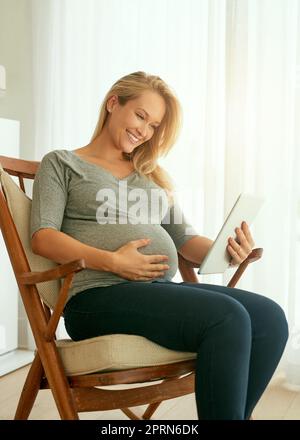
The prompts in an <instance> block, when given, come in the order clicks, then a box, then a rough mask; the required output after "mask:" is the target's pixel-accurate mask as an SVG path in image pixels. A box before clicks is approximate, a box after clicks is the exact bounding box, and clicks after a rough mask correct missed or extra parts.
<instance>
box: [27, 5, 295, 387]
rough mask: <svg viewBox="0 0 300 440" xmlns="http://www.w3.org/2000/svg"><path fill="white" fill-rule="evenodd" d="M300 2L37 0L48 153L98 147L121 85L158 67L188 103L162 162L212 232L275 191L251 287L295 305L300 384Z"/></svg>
mask: <svg viewBox="0 0 300 440" xmlns="http://www.w3.org/2000/svg"><path fill="white" fill-rule="evenodd" d="M299 3H300V2H299V0H288V1H286V0H185V1H183V0H152V1H151V2H148V1H147V0H110V1H107V0H51V1H50V0H43V1H42V2H41V1H40V0H32V20H33V44H34V74H35V91H34V92H35V145H34V151H33V156H34V157H35V158H36V159H37V160H40V159H41V157H42V156H43V155H44V154H45V153H46V152H48V151H50V150H52V149H54V148H66V149H75V148H78V147H80V146H83V145H86V144H88V143H89V140H90V137H91V135H92V133H93V130H94V127H95V125H96V121H97V117H98V112H99V108H100V105H101V103H102V99H103V97H104V95H105V93H106V92H107V90H108V88H109V87H110V86H111V85H112V84H113V82H115V81H116V80H117V79H118V78H120V77H121V76H123V75H125V74H127V73H130V72H134V71H137V70H144V71H146V72H149V73H153V74H158V75H159V76H161V77H162V78H163V79H165V81H166V82H167V83H169V84H170V85H171V86H172V88H173V89H174V90H175V92H176V93H177V95H178V97H179V99H180V101H181V103H182V107H183V112H184V120H183V130H182V133H181V136H180V139H179V141H178V142H177V144H176V146H175V147H174V149H173V151H171V152H170V154H169V155H168V157H167V158H164V159H162V160H161V164H162V165H163V166H165V167H166V169H167V170H168V171H169V173H170V174H171V175H172V176H173V178H174V180H176V182H175V183H176V189H177V191H178V198H179V200H180V202H181V205H182V207H183V210H184V212H185V213H186V215H187V217H188V218H189V219H190V220H191V221H192V223H193V224H194V226H195V227H196V228H197V229H198V231H199V233H200V234H201V235H205V236H208V237H210V238H212V239H213V238H215V237H216V235H217V233H218V231H219V229H220V227H221V226H222V223H223V220H224V217H225V215H226V214H227V213H228V211H229V209H230V208H231V206H232V204H233V202H234V201H235V199H236V198H237V196H238V194H239V193H240V192H242V191H246V192H251V193H256V194H260V195H263V196H264V197H265V198H266V203H265V205H264V207H263V208H262V211H261V212H260V214H259V216H258V217H257V220H256V222H255V223H254V225H253V227H252V228H251V230H252V233H253V236H254V239H255V242H256V246H257V247H263V248H264V255H263V258H262V260H261V261H259V262H257V263H255V264H253V266H252V267H250V268H249V269H248V271H247V273H246V274H245V275H244V276H243V279H242V280H241V282H240V283H239V287H240V288H242V289H247V290H252V291H255V292H258V293H261V294H263V295H266V296H268V297H270V298H272V299H274V300H275V301H277V302H278V303H279V304H280V305H281V306H282V307H283V308H284V310H285V311H286V314H287V316H288V319H289V323H290V330H291V337H290V342H289V346H288V348H287V350H286V354H285V357H284V361H285V362H284V363H283V364H282V366H283V367H284V368H285V370H286V372H287V377H288V381H289V382H290V383H293V384H299V385H300V348H299V347H300V338H299V336H300V332H299V331H298V326H300V304H299V302H300V301H299V295H298V291H299V287H300V279H299V276H298V277H297V270H296V269H297V265H299V237H298V235H299V231H298V228H299V220H298V219H299V215H300V209H299V206H300V205H299V189H300V183H299V181H300V179H299V178H298V174H299V171H300V164H299V153H298V151H299V134H300V133H299V125H297V123H296V122H297V116H298V114H299V88H300V69H299V67H298V66H299V55H300V52H299V51H300V44H299V43H300V31H299V13H300V4H299ZM231 275H232V271H230V272H228V273H226V274H225V275H224V276H223V277H222V276H221V275H212V276H206V277H203V278H202V279H201V281H202V280H203V281H204V282H214V283H220V284H223V283H226V282H227V281H228V279H229V277H230V276H231ZM177 279H179V277H178V276H177ZM175 280H176V278H175ZM298 339H299V341H298Z"/></svg>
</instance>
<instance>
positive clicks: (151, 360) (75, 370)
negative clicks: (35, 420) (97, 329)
mask: <svg viewBox="0 0 300 440" xmlns="http://www.w3.org/2000/svg"><path fill="white" fill-rule="evenodd" d="M56 345H57V348H58V351H59V354H60V356H61V359H62V362H63V365H64V368H65V371H66V374H67V375H70V376H74V375H80V374H87V373H94V372H96V371H99V372H104V371H113V370H126V369H128V368H141V367H147V366H157V365H164V364H173V363H175V362H179V361H186V360H190V359H196V356H197V354H196V353H190V352H183V351H174V350H169V349H168V348H165V347H162V346H160V345H158V344H156V343H154V342H152V341H149V340H148V339H146V338H144V337H143V336H136V335H124V334H112V335H105V336H98V337H96V338H91V339H84V340H82V341H76V342H75V341H72V340H71V339H61V340H58V341H56Z"/></svg>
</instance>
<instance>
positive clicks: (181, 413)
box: [0, 366, 300, 420]
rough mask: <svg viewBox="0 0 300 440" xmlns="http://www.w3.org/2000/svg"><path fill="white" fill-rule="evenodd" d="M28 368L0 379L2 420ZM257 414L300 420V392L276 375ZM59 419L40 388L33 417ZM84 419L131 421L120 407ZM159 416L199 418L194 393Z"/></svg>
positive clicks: (46, 392)
mask: <svg viewBox="0 0 300 440" xmlns="http://www.w3.org/2000/svg"><path fill="white" fill-rule="evenodd" d="M28 369H29V367H28V366H27V367H24V368H21V369H19V370H17V371H15V372H13V373H10V374H8V375H6V376H3V377H1V378H0V420H9V419H13V417H14V412H15V409H16V406H17V402H18V399H19V395H20V392H21V389H22V386H23V383H24V380H25V377H26V374H27V372H28ZM135 386H136V385H135ZM111 388H114V387H111ZM119 388H121V387H119ZM123 388H124V387H123ZM144 408H145V407H144V406H143V407H136V408H134V410H135V412H136V413H138V414H139V415H141V414H142V410H143V409H144ZM253 417H254V419H255V420H284V419H285V420H300V392H299V391H292V390H289V389H287V388H286V387H285V384H284V378H283V377H282V376H278V377H276V378H274V379H273V380H272V381H271V382H270V384H269V386H268V388H267V390H266V391H265V393H264V395H263V396H262V398H261V400H260V401H259V403H258V405H257V407H256V409H255V411H254V413H253ZM59 418H60V417H59V414H58V412H57V410H56V407H55V403H54V400H53V398H52V395H51V392H50V391H49V390H43V391H40V392H39V394H38V397H37V400H36V402H35V405H34V407H33V409H32V412H31V415H30V419H36V420H38V419H44V420H45V419H47V420H53V419H59ZM80 418H81V419H97V420H101V419H102V420H128V419H127V417H126V416H125V414H123V413H122V411H119V410H115V411H102V412H92V413H82V414H81V415H80ZM155 419H156V420H197V412H196V405H195V397H194V395H193V394H191V395H188V396H184V397H181V398H177V399H172V400H168V401H165V402H164V403H163V404H162V405H161V406H160V407H159V408H158V409H157V411H156V413H155V414H154V416H153V420H155Z"/></svg>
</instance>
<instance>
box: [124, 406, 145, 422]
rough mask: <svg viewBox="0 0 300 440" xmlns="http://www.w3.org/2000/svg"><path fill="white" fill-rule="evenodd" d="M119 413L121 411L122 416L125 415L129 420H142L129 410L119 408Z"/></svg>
mask: <svg viewBox="0 0 300 440" xmlns="http://www.w3.org/2000/svg"><path fill="white" fill-rule="evenodd" d="M120 409H121V411H123V413H124V414H126V416H127V417H129V418H130V419H131V420H142V418H141V417H139V416H137V415H136V414H134V412H133V411H131V410H130V409H129V408H120Z"/></svg>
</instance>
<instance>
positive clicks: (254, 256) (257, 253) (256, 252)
mask: <svg viewBox="0 0 300 440" xmlns="http://www.w3.org/2000/svg"><path fill="white" fill-rule="evenodd" d="M263 251H264V250H263V248H256V249H253V250H252V252H251V254H249V255H248V257H247V258H246V260H245V261H243V262H242V263H241V264H240V265H239V267H238V268H237V270H236V271H235V273H234V275H233V277H232V278H231V280H230V281H229V283H228V284H227V287H235V286H236V283H237V282H238V281H239V279H240V278H241V276H242V275H243V273H244V272H245V270H246V268H247V266H248V264H249V263H254V261H257V260H259V259H260V258H261V256H262V254H263Z"/></svg>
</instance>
